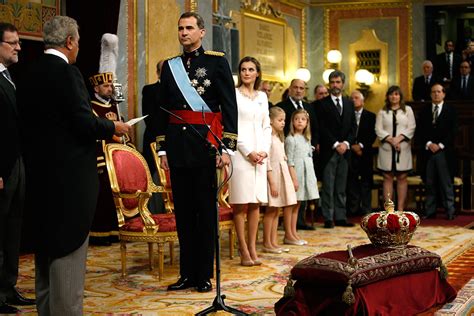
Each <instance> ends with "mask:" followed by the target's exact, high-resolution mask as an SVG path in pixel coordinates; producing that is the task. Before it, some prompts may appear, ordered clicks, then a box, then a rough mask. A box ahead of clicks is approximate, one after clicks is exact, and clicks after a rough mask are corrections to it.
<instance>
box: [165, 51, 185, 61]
mask: <svg viewBox="0 0 474 316" xmlns="http://www.w3.org/2000/svg"><path fill="white" fill-rule="evenodd" d="M181 55H182V53H178V54H176V55H173V56H170V57H168V58H165V60H170V59H173V58H176V57H178V56H181Z"/></svg>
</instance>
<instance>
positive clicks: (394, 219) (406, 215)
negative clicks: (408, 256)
mask: <svg viewBox="0 0 474 316" xmlns="http://www.w3.org/2000/svg"><path fill="white" fill-rule="evenodd" d="M384 209H385V210H384V211H382V212H374V213H370V214H367V215H366V216H364V217H363V218H362V221H361V223H360V226H361V227H362V229H363V230H364V231H365V232H366V233H367V237H369V239H370V242H371V243H372V244H374V245H375V246H378V247H404V246H405V245H407V244H408V243H409V242H410V240H411V238H412V236H413V234H414V233H415V231H416V228H417V227H418V225H419V224H420V217H419V216H418V215H417V214H415V213H413V212H401V211H395V205H394V203H393V202H392V200H390V198H389V197H387V199H386V201H385V203H384Z"/></svg>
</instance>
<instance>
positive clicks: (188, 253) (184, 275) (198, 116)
mask: <svg viewBox="0 0 474 316" xmlns="http://www.w3.org/2000/svg"><path fill="white" fill-rule="evenodd" d="M205 33H206V30H205V29H204V20H203V19H202V17H201V16H200V15H198V14H197V13H194V12H186V13H183V14H182V15H181V17H180V18H179V21H178V39H179V42H180V43H181V45H182V46H183V49H184V52H183V53H182V54H180V55H179V56H176V57H174V58H170V59H168V60H166V61H165V62H164V63H163V69H162V72H161V81H160V82H161V83H160V88H159V90H158V97H157V100H158V103H157V106H158V107H160V108H162V109H166V111H164V110H163V111H159V112H158V115H156V117H155V118H154V122H155V124H156V126H157V129H156V130H157V131H158V134H157V137H156V141H157V147H158V154H159V155H160V159H161V162H160V163H161V167H162V168H163V169H165V170H168V169H169V170H170V177H171V185H172V189H173V201H174V206H175V215H176V225H177V230H178V238H179V248H180V267H179V270H180V275H181V276H180V278H179V280H178V281H177V282H175V283H173V284H171V285H169V286H168V290H169V291H176V290H184V289H187V288H191V287H195V288H196V289H197V291H198V292H209V291H211V290H212V284H211V281H210V278H211V277H212V275H213V270H214V269H213V267H214V265H213V264H214V248H215V247H214V243H215V239H214V238H215V229H216V226H215V225H217V223H216V212H217V210H216V194H217V188H216V181H215V176H216V165H217V166H220V167H221V166H223V165H224V164H225V165H227V164H229V163H230V157H229V154H232V153H233V152H232V153H231V152H229V150H230V151H234V150H236V146H237V100H236V97H235V86H234V81H233V79H232V73H231V70H230V67H229V64H228V62H227V60H226V59H225V57H224V53H220V52H213V51H205V50H204V49H203V47H202V46H201V44H202V38H203V37H204V35H205ZM189 82H190V83H191V85H189ZM208 125H210V128H211V129H212V130H213V132H214V133H215V134H216V135H219V133H222V134H221V135H222V143H223V144H224V145H225V147H226V148H227V150H225V149H224V150H222V154H221V155H220V154H217V152H216V147H221V145H222V143H217V142H215V138H214V137H212V135H210V134H209V127H208ZM222 126H223V128H222ZM206 137H209V138H208V141H209V142H211V143H213V146H212V147H211V146H210V144H208V143H207V142H206Z"/></svg>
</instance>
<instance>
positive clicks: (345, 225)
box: [334, 220, 355, 227]
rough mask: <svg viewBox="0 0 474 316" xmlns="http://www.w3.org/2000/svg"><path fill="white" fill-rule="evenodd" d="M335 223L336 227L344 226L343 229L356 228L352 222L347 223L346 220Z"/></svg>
mask: <svg viewBox="0 0 474 316" xmlns="http://www.w3.org/2000/svg"><path fill="white" fill-rule="evenodd" d="M334 223H335V224H336V226H342V227H354V226H355V225H354V224H353V223H350V222H348V221H345V220H341V221H335V222H334Z"/></svg>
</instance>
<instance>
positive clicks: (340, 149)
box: [336, 142, 349, 155]
mask: <svg viewBox="0 0 474 316" xmlns="http://www.w3.org/2000/svg"><path fill="white" fill-rule="evenodd" d="M348 149H349V148H348V147H347V144H346V143H343V142H341V143H339V144H338V145H337V146H336V151H337V153H338V154H339V155H344V154H345V153H346V151H347V150H348Z"/></svg>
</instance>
